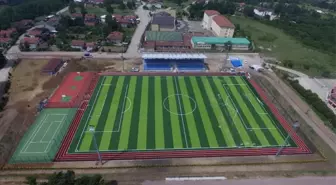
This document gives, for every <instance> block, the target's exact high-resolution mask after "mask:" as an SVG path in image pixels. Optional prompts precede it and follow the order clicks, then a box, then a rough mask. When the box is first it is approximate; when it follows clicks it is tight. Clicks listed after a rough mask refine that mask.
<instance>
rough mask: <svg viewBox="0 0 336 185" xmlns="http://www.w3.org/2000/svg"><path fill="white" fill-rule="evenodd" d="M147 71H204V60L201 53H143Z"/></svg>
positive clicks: (204, 57)
mask: <svg viewBox="0 0 336 185" xmlns="http://www.w3.org/2000/svg"><path fill="white" fill-rule="evenodd" d="M142 58H143V63H144V70H145V71H172V70H174V71H204V70H205V66H204V60H205V59H206V58H207V57H206V56H205V55H204V54H199V53H175V54H172V53H145V54H143V55H142Z"/></svg>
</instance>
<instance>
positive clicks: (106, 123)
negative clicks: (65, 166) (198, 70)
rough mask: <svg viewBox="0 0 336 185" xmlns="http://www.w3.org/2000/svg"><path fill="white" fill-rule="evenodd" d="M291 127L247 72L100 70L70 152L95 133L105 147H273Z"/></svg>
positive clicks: (90, 145)
mask: <svg viewBox="0 0 336 185" xmlns="http://www.w3.org/2000/svg"><path fill="white" fill-rule="evenodd" d="M89 126H92V127H94V129H95V132H94V136H95V138H96V139H94V137H93V133H92V132H89V131H88V127H89ZM287 134H288V133H287V132H286V130H285V129H284V128H283V127H282V125H281V124H280V123H279V122H278V120H277V119H276V118H275V117H274V115H273V114H272V112H271V111H270V110H269V109H268V107H267V106H266V105H265V104H264V103H263V101H262V100H261V99H260V98H259V96H258V94H257V93H256V92H255V90H254V89H253V87H252V86H251V84H249V82H248V81H247V79H246V77H242V76H102V77H101V78H100V79H99V82H98V84H97V86H96V89H95V91H94V93H93V95H92V96H91V99H90V102H89V106H88V108H87V109H86V111H85V113H84V115H83V118H82V119H81V122H80V125H79V127H78V129H77V132H76V133H75V136H74V139H73V140H72V143H71V145H70V148H69V153H87V152H95V151H96V150H95V141H94V140H96V142H97V145H98V148H99V150H100V151H101V152H118V151H153V150H179V149H193V150H195V149H232V148H270V147H280V146H282V144H283V143H284V140H285V138H286V136H287ZM287 146H288V147H296V144H295V142H294V141H293V140H291V139H290V141H289V142H288V145H287Z"/></svg>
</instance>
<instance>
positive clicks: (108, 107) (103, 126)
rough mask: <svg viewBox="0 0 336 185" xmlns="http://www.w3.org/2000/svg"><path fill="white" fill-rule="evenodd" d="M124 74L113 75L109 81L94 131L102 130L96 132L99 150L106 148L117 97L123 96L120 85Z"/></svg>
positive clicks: (113, 121)
mask: <svg viewBox="0 0 336 185" xmlns="http://www.w3.org/2000/svg"><path fill="white" fill-rule="evenodd" d="M124 80H125V77H124V76H120V77H117V76H115V77H114V78H113V80H112V82H111V86H110V87H111V88H110V90H109V92H108V97H107V98H106V100H105V106H104V108H103V111H102V114H101V116H100V119H99V122H100V123H99V124H98V125H99V126H98V127H97V128H96V131H104V132H101V133H99V134H97V137H96V138H97V143H98V144H99V149H100V150H108V147H109V145H110V139H111V135H112V131H113V126H114V124H115V122H116V112H117V108H118V106H116V105H118V103H119V99H121V98H122V97H123V95H124V94H123V92H122V89H123V88H122V87H123V85H124ZM94 149H95V146H94V143H92V144H91V150H94Z"/></svg>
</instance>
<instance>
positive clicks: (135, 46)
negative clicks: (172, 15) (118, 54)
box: [125, 5, 150, 58]
mask: <svg viewBox="0 0 336 185" xmlns="http://www.w3.org/2000/svg"><path fill="white" fill-rule="evenodd" d="M143 6H144V5H141V6H139V7H138V8H137V10H136V11H135V14H136V15H138V16H139V18H140V23H139V24H138V26H137V29H136V30H135V32H134V34H133V37H132V40H131V43H130V45H129V46H128V49H127V51H126V53H125V56H126V57H129V58H134V57H139V56H140V55H139V53H138V50H139V45H140V39H141V37H142V35H143V34H144V32H145V30H146V27H147V25H148V23H149V21H150V17H149V11H148V10H144V9H143Z"/></svg>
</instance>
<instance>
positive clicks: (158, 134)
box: [147, 77, 172, 149]
mask: <svg viewBox="0 0 336 185" xmlns="http://www.w3.org/2000/svg"><path fill="white" fill-rule="evenodd" d="M154 80H155V85H154V87H153V88H152V89H154V94H151V93H152V91H150V90H149V93H150V94H151V95H149V97H150V98H149V99H148V100H149V101H151V102H154V108H153V107H152V103H150V102H148V104H149V106H148V117H155V120H154V124H155V148H156V149H164V148H165V132H164V126H163V125H164V123H163V111H165V112H167V111H166V110H163V105H162V101H163V98H162V91H164V90H161V77H154ZM150 84H151V82H150ZM150 87H151V85H150ZM153 98H154V101H153ZM151 110H154V113H155V114H154V116H153V114H151ZM168 117H169V116H168ZM150 122H152V120H150ZM150 122H149V123H148V124H152V123H150ZM148 133H149V132H147V134H148ZM149 137H150V136H148V137H147V138H149ZM152 139H154V138H152ZM171 139H172V138H171ZM147 145H148V144H147Z"/></svg>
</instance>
